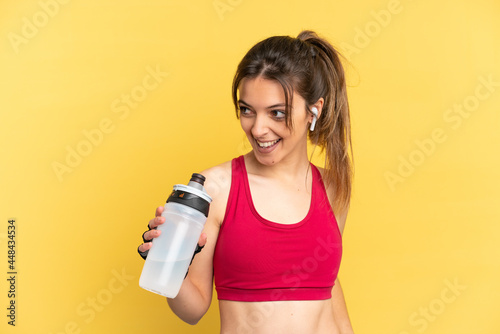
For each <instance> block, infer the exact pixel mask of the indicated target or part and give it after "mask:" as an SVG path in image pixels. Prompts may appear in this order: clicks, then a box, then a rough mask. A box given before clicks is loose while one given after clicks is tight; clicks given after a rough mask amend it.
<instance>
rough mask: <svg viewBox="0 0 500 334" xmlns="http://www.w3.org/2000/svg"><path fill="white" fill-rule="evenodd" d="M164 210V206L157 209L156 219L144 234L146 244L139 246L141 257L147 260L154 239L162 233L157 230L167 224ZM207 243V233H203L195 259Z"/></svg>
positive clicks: (150, 223) (149, 224)
mask: <svg viewBox="0 0 500 334" xmlns="http://www.w3.org/2000/svg"><path fill="white" fill-rule="evenodd" d="M164 209H165V208H164V207H163V206H159V207H158V208H156V216H155V218H153V219H151V220H150V221H149V223H148V229H149V230H148V231H146V232H144V233H143V234H142V240H143V241H144V243H142V244H141V245H139V248H137V250H138V252H139V255H141V257H142V258H143V259H146V257H147V256H148V252H149V250H150V249H151V247H152V246H153V239H154V238H158V237H159V236H160V234H161V231H160V230H157V229H156V228H157V227H158V226H160V225H161V224H163V223H165V217H162V216H161V214H162V212H163V210H164ZM206 243H207V235H206V234H205V233H202V234H201V235H200V239H199V240H198V247H196V251H195V253H194V254H193V258H194V255H196V254H197V253H199V252H200V251H201V249H202V248H203V246H205V244H206ZM192 261H193V260H192V259H191V262H192Z"/></svg>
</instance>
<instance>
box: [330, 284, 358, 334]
mask: <svg viewBox="0 0 500 334" xmlns="http://www.w3.org/2000/svg"><path fill="white" fill-rule="evenodd" d="M332 306H333V316H334V318H335V321H336V322H337V324H338V326H339V328H340V333H342V334H353V333H354V330H353V328H352V325H351V320H350V319H349V314H348V313H347V306H346V303H345V299H344V293H343V292H342V287H341V286H340V281H339V279H338V278H337V279H336V280H335V285H334V286H333V289H332Z"/></svg>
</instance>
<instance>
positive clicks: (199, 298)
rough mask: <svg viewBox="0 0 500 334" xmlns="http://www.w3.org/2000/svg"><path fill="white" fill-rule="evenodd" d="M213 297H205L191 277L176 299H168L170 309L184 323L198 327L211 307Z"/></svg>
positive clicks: (187, 279) (186, 280) (185, 282)
mask: <svg viewBox="0 0 500 334" xmlns="http://www.w3.org/2000/svg"><path fill="white" fill-rule="evenodd" d="M211 299H212V296H211V295H210V296H203V294H202V293H201V291H200V290H199V289H198V288H197V287H196V286H195V285H194V284H193V283H192V281H191V280H190V279H189V276H188V277H187V278H186V279H185V280H184V282H183V283H182V286H181V289H180V291H179V294H178V295H177V296H176V297H175V298H167V302H168V306H170V309H171V310H172V311H173V312H174V313H175V314H176V315H177V316H178V317H179V318H180V319H181V320H182V321H184V322H186V323H188V324H190V325H196V324H197V323H198V321H200V320H201V318H202V317H203V316H204V315H205V313H206V312H207V311H208V308H209V307H210V303H211Z"/></svg>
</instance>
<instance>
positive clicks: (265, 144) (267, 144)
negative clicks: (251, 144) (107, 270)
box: [255, 138, 281, 148]
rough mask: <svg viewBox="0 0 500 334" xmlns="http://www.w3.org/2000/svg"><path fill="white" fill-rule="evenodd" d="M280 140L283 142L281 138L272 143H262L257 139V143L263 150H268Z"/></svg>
mask: <svg viewBox="0 0 500 334" xmlns="http://www.w3.org/2000/svg"><path fill="white" fill-rule="evenodd" d="M280 140H281V138H279V139H276V140H272V141H265V142H261V141H258V140H257V139H255V142H256V143H257V145H259V147H261V148H268V147H271V146H274V145H276V144H277V143H278V142H279V141H280Z"/></svg>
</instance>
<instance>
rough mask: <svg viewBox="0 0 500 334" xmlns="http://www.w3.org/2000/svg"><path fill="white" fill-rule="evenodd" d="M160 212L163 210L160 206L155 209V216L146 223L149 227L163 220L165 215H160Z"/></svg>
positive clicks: (152, 227) (159, 223)
mask: <svg viewBox="0 0 500 334" xmlns="http://www.w3.org/2000/svg"><path fill="white" fill-rule="evenodd" d="M162 212H163V207H161V206H160V207H159V208H158V209H156V217H155V218H153V219H151V220H150V221H149V224H148V226H149V229H154V228H156V227H157V226H158V225H161V224H163V223H164V222H165V217H162V216H161V213H162ZM146 240H148V239H146Z"/></svg>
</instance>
